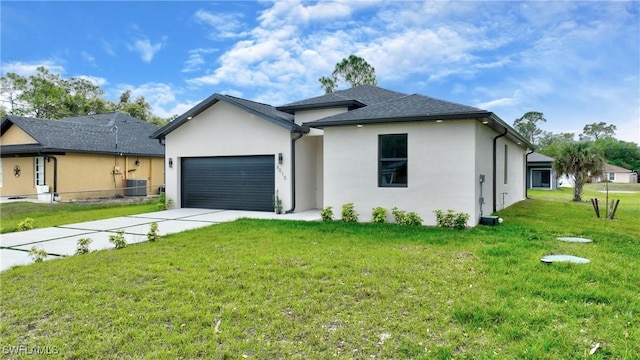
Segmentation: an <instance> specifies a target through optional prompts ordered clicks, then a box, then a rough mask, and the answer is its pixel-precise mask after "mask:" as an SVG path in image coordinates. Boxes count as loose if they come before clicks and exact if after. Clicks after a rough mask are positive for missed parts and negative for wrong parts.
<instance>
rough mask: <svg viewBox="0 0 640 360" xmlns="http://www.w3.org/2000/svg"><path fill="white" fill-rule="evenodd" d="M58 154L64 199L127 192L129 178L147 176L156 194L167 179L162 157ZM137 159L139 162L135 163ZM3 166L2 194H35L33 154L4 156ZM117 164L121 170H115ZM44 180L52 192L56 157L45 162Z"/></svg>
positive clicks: (59, 188)
mask: <svg viewBox="0 0 640 360" xmlns="http://www.w3.org/2000/svg"><path fill="white" fill-rule="evenodd" d="M55 158H56V159H57V163H58V168H57V191H58V194H59V195H60V197H61V200H62V201H65V200H71V199H83V198H95V197H106V196H113V195H114V194H116V193H118V194H124V192H123V190H122V189H121V188H122V187H124V186H125V179H126V178H136V179H146V180H147V186H148V187H147V194H148V195H151V194H157V193H158V186H160V185H162V184H163V183H164V179H163V177H164V169H163V166H164V159H163V158H149V157H129V156H115V155H96V154H78V153H76V154H67V155H56V156H55ZM136 160H139V161H140V165H135V161H136ZM16 165H19V166H20V168H21V175H20V177H19V178H16V177H14V176H13V168H14V166H16ZM2 167H3V169H2V176H3V179H2V180H3V186H2V192H1V195H2V196H15V195H33V196H35V194H36V188H35V176H34V171H35V159H34V158H32V157H23V158H3V159H2ZM116 167H118V168H119V172H116V173H115V174H114V170H115V169H116ZM130 170H131V171H130ZM45 182H46V185H49V191H51V192H53V190H54V189H53V186H54V161H53V160H51V161H47V162H45ZM116 188H117V189H116Z"/></svg>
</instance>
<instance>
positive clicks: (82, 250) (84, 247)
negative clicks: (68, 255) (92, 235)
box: [76, 238, 92, 255]
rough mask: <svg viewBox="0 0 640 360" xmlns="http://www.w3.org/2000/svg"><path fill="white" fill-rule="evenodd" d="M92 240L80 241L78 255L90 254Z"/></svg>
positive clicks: (77, 249)
mask: <svg viewBox="0 0 640 360" xmlns="http://www.w3.org/2000/svg"><path fill="white" fill-rule="evenodd" d="M91 242H92V240H91V239H89V238H82V239H78V242H77V247H76V255H82V254H88V253H90V251H89V244H91Z"/></svg>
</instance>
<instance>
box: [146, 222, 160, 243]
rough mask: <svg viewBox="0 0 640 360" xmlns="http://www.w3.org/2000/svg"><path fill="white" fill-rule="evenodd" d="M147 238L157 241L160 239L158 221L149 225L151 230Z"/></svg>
mask: <svg viewBox="0 0 640 360" xmlns="http://www.w3.org/2000/svg"><path fill="white" fill-rule="evenodd" d="M147 240H148V241H150V242H156V241H158V240H160V235H158V223H157V222H155V221H154V222H152V223H151V226H150V227H149V232H148V233H147Z"/></svg>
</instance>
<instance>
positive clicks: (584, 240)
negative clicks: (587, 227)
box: [558, 237, 593, 243]
mask: <svg viewBox="0 0 640 360" xmlns="http://www.w3.org/2000/svg"><path fill="white" fill-rule="evenodd" d="M558 240H560V241H566V242H575V243H590V242H592V241H593V240H591V239H587V238H580V237H559V238H558Z"/></svg>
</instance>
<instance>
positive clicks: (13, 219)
mask: <svg viewBox="0 0 640 360" xmlns="http://www.w3.org/2000/svg"><path fill="white" fill-rule="evenodd" d="M151 211H158V202H157V200H150V201H145V202H142V203H134V204H122V203H53V204H46V203H32V202H13V203H6V204H2V205H0V233H3V234H4V233H9V232H14V231H18V224H19V223H20V222H22V221H24V220H25V219H26V218H31V219H33V220H34V227H36V228H43V227H50V226H58V225H66V224H73V223H79V222H83V221H92V220H100V219H108V218H112V217H118V216H126V215H135V214H142V213H146V212H151Z"/></svg>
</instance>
